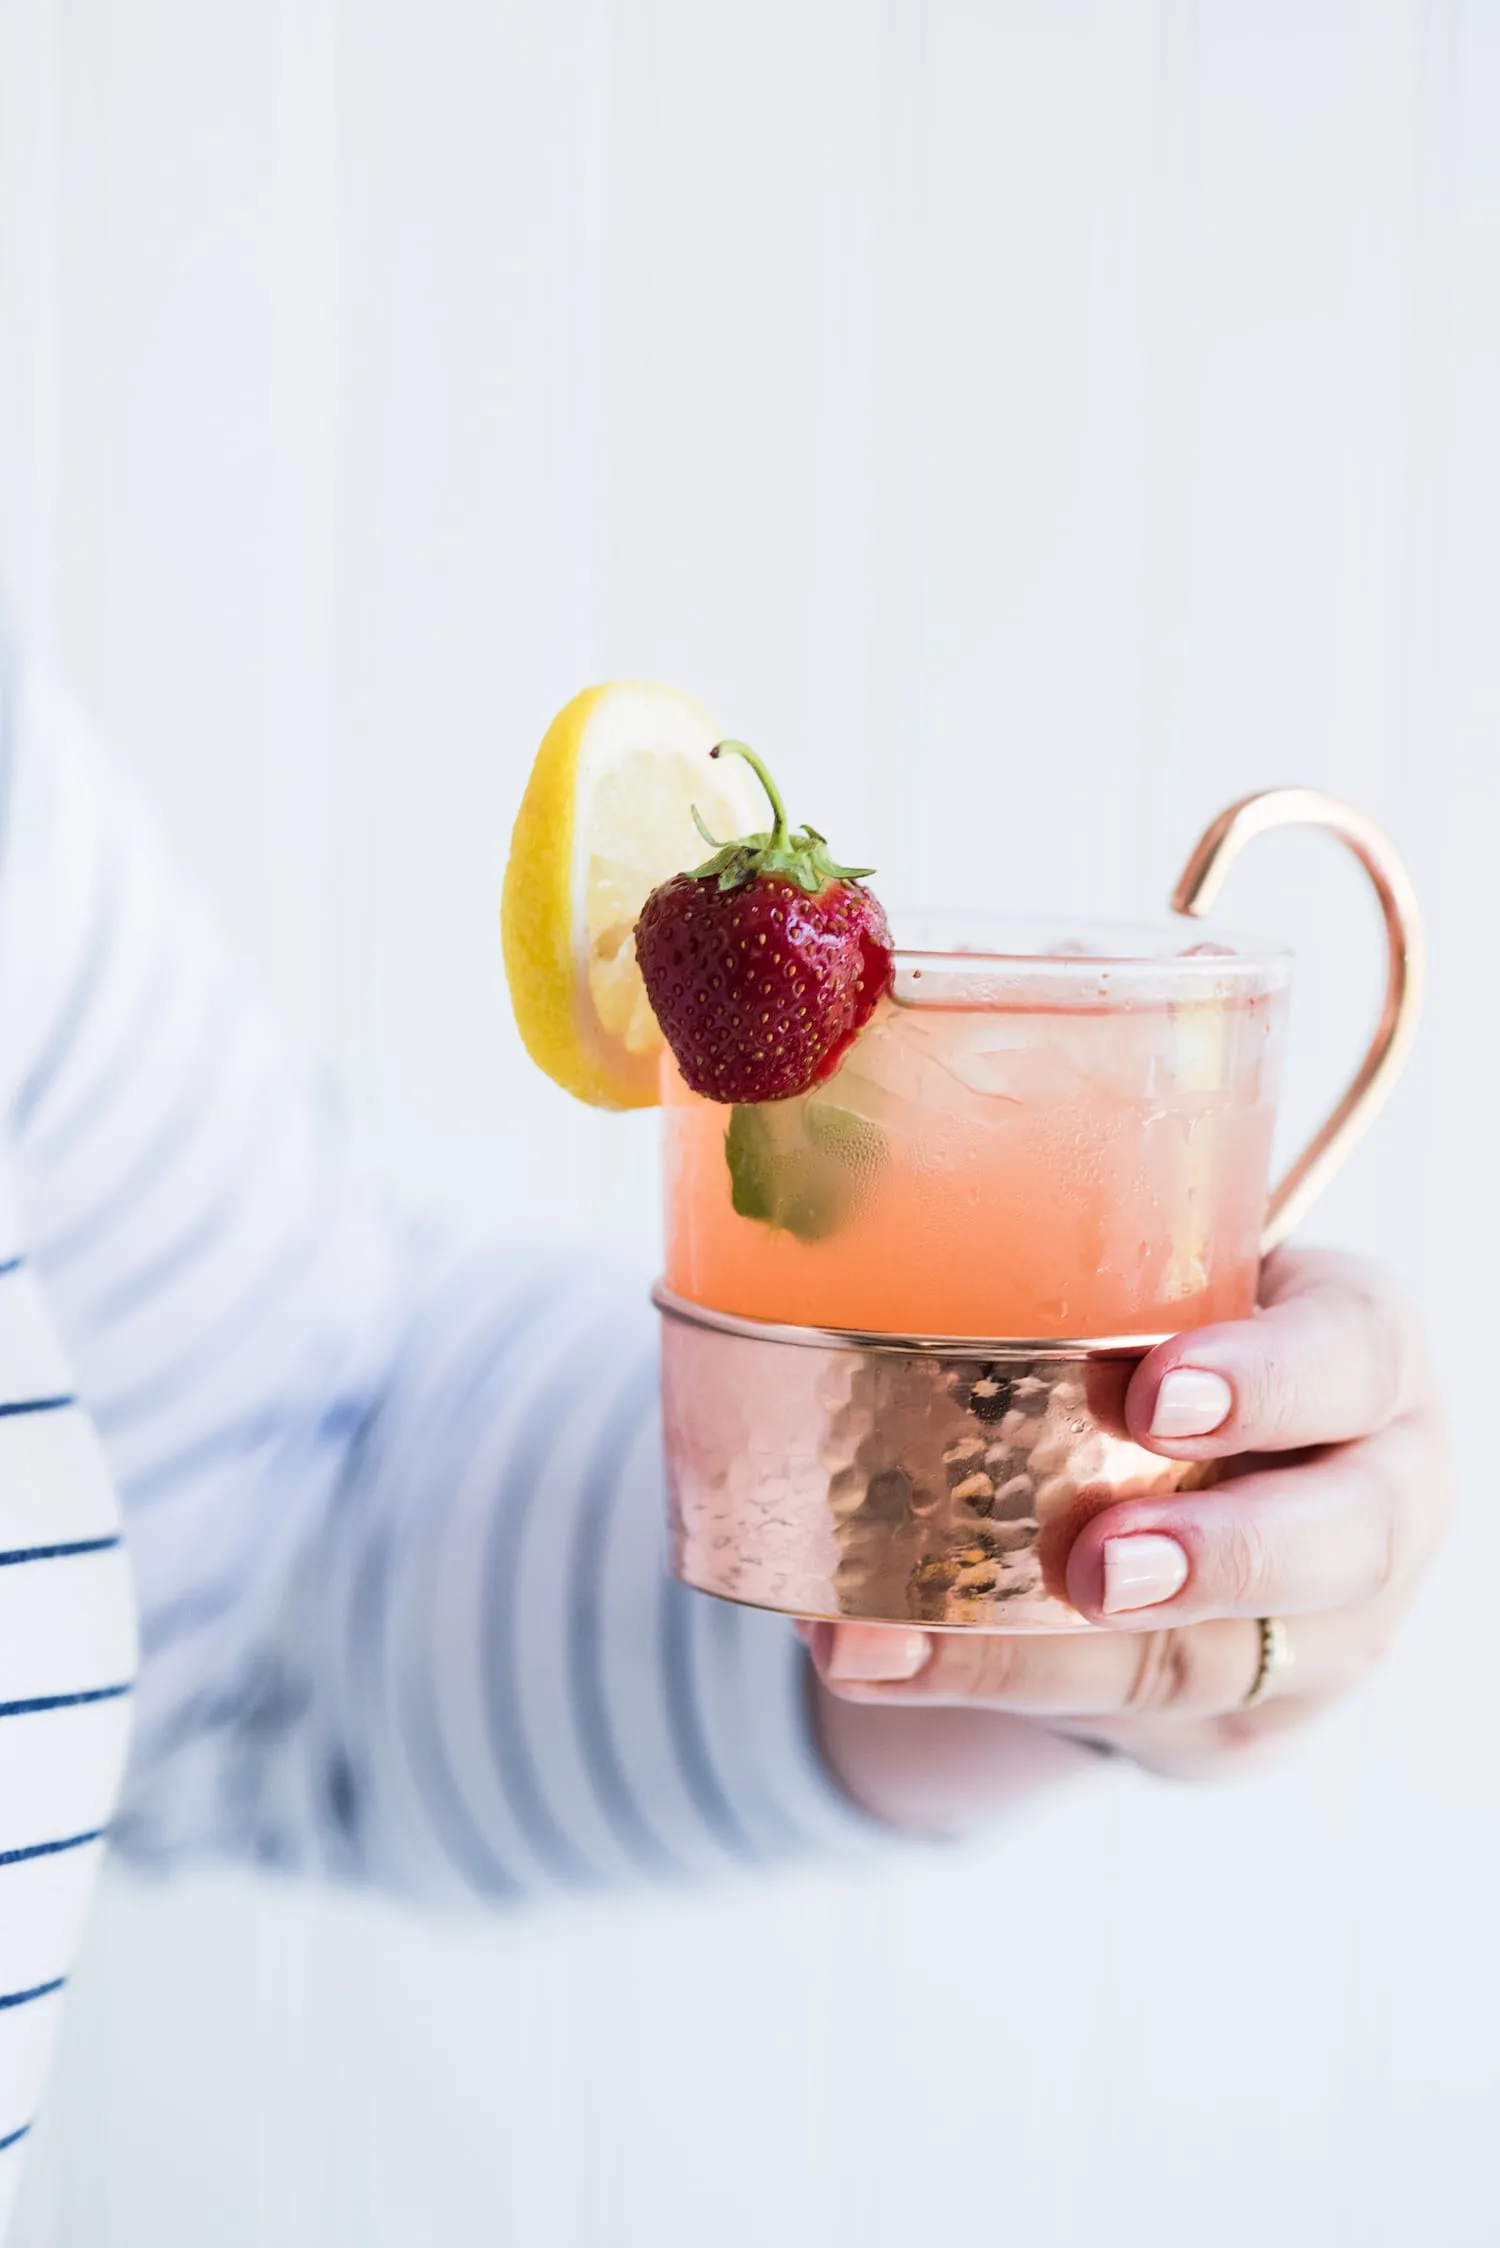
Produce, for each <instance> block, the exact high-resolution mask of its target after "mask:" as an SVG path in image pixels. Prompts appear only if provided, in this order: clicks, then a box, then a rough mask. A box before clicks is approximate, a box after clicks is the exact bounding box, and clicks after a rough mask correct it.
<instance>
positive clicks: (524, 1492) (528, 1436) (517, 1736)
mask: <svg viewBox="0 0 1500 2248" xmlns="http://www.w3.org/2000/svg"><path fill="white" fill-rule="evenodd" d="M586 1348H587V1345H586V1342H585V1339H584V1335H583V1334H580V1335H578V1336H577V1337H576V1338H575V1339H574V1340H573V1341H572V1342H571V1343H570V1344H569V1347H568V1349H567V1351H566V1352H565V1354H564V1357H563V1361H562V1364H561V1365H560V1366H557V1367H554V1369H553V1371H552V1374H551V1377H550V1379H548V1380H545V1381H543V1382H542V1383H541V1384H540V1386H539V1388H538V1390H537V1393H536V1395H535V1396H534V1398H533V1400H532V1403H531V1406H530V1409H529V1410H528V1412H527V1413H526V1415H525V1417H524V1419H523V1421H522V1423H521V1428H520V1431H519V1432H518V1435H517V1438H516V1442H515V1447H514V1450H513V1452H512V1455H511V1458H510V1460H509V1462H508V1463H507V1470H506V1477H505V1480H506V1483H507V1485H508V1486H509V1494H510V1504H509V1505H508V1506H502V1507H497V1508H496V1510H495V1516H494V1520H493V1521H492V1523H491V1524H490V1532H489V1538H488V1541H487V1545H488V1551H487V1553H486V1555H485V1559H484V1563H483V1570H484V1585H485V1592H486V1600H485V1613H486V1614H487V1615H488V1616H489V1617H491V1618H493V1619H495V1644H494V1648H493V1650H492V1660H491V1664H490V1676H489V1691H488V1694H487V1696H486V1707H485V1716H486V1720H487V1730H488V1733H489V1738H490V1743H491V1746H492V1748H493V1751H494V1756H495V1763H496V1767H497V1769H498V1771H499V1773H500V1776H501V1779H502V1782H503V1784H504V1787H505V1792H506V1794H507V1796H508V1797H509V1799H510V1803H511V1806H512V1808H513V1810H514V1813H515V1816H516V1821H517V1823H518V1825H519V1826H520V1827H521V1829H522V1831H523V1832H524V1833H525V1835H526V1837H527V1839H528V1841H529V1842H530V1843H531V1846H532V1848H533V1849H534V1851H535V1852H536V1854H537V1856H538V1858H539V1859H540V1860H541V1862H542V1863H543V1864H544V1865H547V1866H550V1867H551V1869H552V1871H553V1873H554V1875H555V1876H556V1877H557V1878H558V1879H559V1880H561V1881H564V1882H570V1883H572V1882H576V1883H588V1882H590V1881H592V1880H594V1879H596V1878H597V1876H596V1875H595V1873H594V1869H593V1868H592V1867H591V1866H590V1864H589V1862H588V1860H587V1859H586V1858H585V1857H584V1855H583V1853H582V1851H581V1850H580V1849H579V1848H578V1846H577V1844H576V1843H575V1842H574V1841H573V1838H572V1837H571V1836H570V1835H569V1834H567V1833H566V1832H565V1831H564V1829H563V1828H562V1827H561V1826H560V1825H559V1823H558V1821H557V1819H556V1817H555V1816H554V1814H553V1811H552V1806H551V1804H550V1803H549V1802H548V1800H547V1797H546V1794H545V1792H544V1790H543V1787H542V1781H541V1775H540V1774H539V1772H538V1771H537V1767H536V1760H535V1758H534V1757H533V1755H532V1752H531V1744H530V1742H529V1741H528V1740H527V1738H526V1730H525V1706H526V1681H525V1679H524V1678H523V1677H521V1676H520V1675H519V1674H518V1671H517V1667H516V1659H515V1657H516V1631H515V1622H516V1616H515V1611H516V1601H517V1597H518V1594H519V1589H520V1573H521V1553H522V1547H523V1544H524V1541H525V1534H526V1524H527V1517H528V1516H529V1514H530V1512H531V1505H532V1501H533V1500H534V1498H535V1497H536V1496H537V1493H538V1486H539V1485H540V1483H541V1481H542V1472H543V1467H544V1464H545V1460H546V1454H547V1446H548V1442H549V1440H550V1437H551V1433H552V1431H553V1429H554V1428H555V1426H556V1425H557V1422H558V1419H559V1417H560V1415H561V1414H562V1412H563V1410H564V1408H565V1406H566V1404H567V1400H568V1398H569V1396H570V1394H572V1393H573V1392H574V1390H575V1389H576V1387H577V1379H578V1377H577V1367H576V1363H575V1361H576V1359H577V1357H579V1356H580V1355H583V1354H584V1353H585V1352H586Z"/></svg>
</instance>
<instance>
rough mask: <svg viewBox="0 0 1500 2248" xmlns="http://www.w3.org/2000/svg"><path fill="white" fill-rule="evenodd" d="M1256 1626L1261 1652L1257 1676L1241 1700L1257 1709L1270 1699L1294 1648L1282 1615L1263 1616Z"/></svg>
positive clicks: (1242, 1705) (1243, 1707)
mask: <svg viewBox="0 0 1500 2248" xmlns="http://www.w3.org/2000/svg"><path fill="white" fill-rule="evenodd" d="M1256 1628H1257V1630H1258V1631H1259V1633H1260V1655H1259V1658H1258V1660H1257V1662H1256V1665H1255V1676H1254V1677H1253V1678H1252V1679H1251V1681H1250V1690H1249V1692H1248V1693H1247V1694H1246V1696H1245V1698H1244V1700H1243V1701H1242V1702H1241V1703H1240V1707H1241V1709H1258V1708H1259V1706H1260V1704H1261V1703H1262V1702H1263V1701H1266V1700H1268V1699H1269V1697H1270V1694H1271V1691H1272V1688H1273V1687H1274V1685H1275V1683H1276V1679H1277V1677H1278V1675H1279V1673H1280V1672H1282V1671H1284V1670H1285V1669H1286V1668H1287V1667H1288V1665H1289V1664H1290V1662H1291V1659H1292V1649H1291V1643H1290V1641H1289V1639H1288V1637H1287V1628H1286V1625H1285V1624H1284V1623H1283V1622H1282V1620H1281V1618H1280V1617H1279V1616H1262V1617H1260V1618H1259V1620H1258V1623H1257V1626H1256Z"/></svg>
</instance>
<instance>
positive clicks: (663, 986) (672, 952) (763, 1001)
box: [635, 741, 893, 1104]
mask: <svg viewBox="0 0 1500 2248" xmlns="http://www.w3.org/2000/svg"><path fill="white" fill-rule="evenodd" d="M722 750H728V751H731V752H732V753H733V754H734V755H735V756H736V757H743V758H745V759H747V760H748V762H749V763H750V765H751V766H752V767H753V768H754V770H755V772H756V774H757V775H758V777H759V779H760V782H761V785H762V787H763V788H764V789H765V792H766V794H767V796H768V797H769V798H770V800H771V810H772V813H773V815H774V823H773V825H772V827H771V828H770V830H769V831H768V832H766V833H763V834H759V835H747V836H744V837H742V838H741V839H740V841H738V842H735V843H722V844H721V843H718V842H716V841H715V839H714V837H713V836H712V835H710V834H709V832H708V830H707V828H706V827H704V826H703V822H702V821H701V820H699V821H698V826H699V829H700V832H701V833H702V835H703V837H704V840H705V841H706V842H709V843H712V844H713V846H714V856H713V857H712V858H711V859H710V860H709V861H708V863H707V864H706V865H705V866H700V867H698V868H697V869H696V870H695V871H694V872H693V873H691V874H674V875H673V876H672V877H671V878H670V880H668V881H666V882H663V883H661V884H659V885H658V887H657V888H656V889H654V890H653V891H652V892H651V895H650V896H649V897H648V898H647V900H646V903H645V905H644V906H643V907H642V909H641V915H640V919H639V920H638V921H637V922H636V925H635V955H636V960H637V962H638V963H639V966H640V971H641V975H642V977H643V978H644V980H645V985H646V996H647V997H648V999H649V1000H650V1002H651V1007H652V1011H653V1013H654V1014H655V1016H656V1019H657V1021H658V1022H659V1023H660V1025H661V1028H662V1034H663V1036H664V1037H665V1039H666V1041H667V1044H668V1045H669V1046H670V1047H671V1049H672V1052H673V1054H674V1055H675V1056H676V1060H677V1066H678V1068H679V1069H680V1070H681V1072H682V1075H683V1079H684V1081H685V1082H686V1083H687V1084H688V1085H690V1086H691V1087H692V1089H693V1091H694V1092H695V1093H701V1094H703V1095H704V1096H705V1097H706V1098H707V1099H709V1100H711V1101H724V1102H727V1103H731V1104H732V1103H737V1102H741V1101H749V1102H758V1101H784V1100H789V1099H790V1098H791V1097H792V1096H793V1095H794V1094H797V1093H805V1092H806V1091H807V1090H808V1088H809V1087H810V1086H812V1085H817V1084H820V1083H821V1082H822V1081H823V1079H824V1078H826V1077H830V1076H832V1074H833V1072H834V1070H836V1069H837V1067H838V1065H839V1063H840V1061H841V1060H842V1058H843V1056H844V1054H845V1052H846V1051H847V1050H848V1048H849V1046H850V1044H851V1043H852V1041H853V1040H854V1039H855V1038H856V1037H857V1036H858V1034H859V1032H860V1031H861V1030H862V1029H863V1028H864V1026H865V1024H866V1023H867V1022H868V1021H869V1019H870V1015H871V1013H872V1012H873V1010H874V1007H875V1004H876V1002H877V1000H879V999H881V998H882V997H883V996H884V994H885V993H886V992H887V991H889V990H890V987H891V976H892V970H893V959H892V952H891V937H890V931H889V930H888V929H887V927H886V921H885V914H884V913H883V912H882V910H881V906H880V901H879V899H878V898H876V897H874V896H873V895H872V894H871V892H870V891H868V890H866V889H864V888H863V887H862V877H863V876H865V875H866V874H869V873H870V872H872V871H873V870H872V869H871V868H869V867H848V866H837V865H835V863H834V862H833V860H832V859H831V858H830V857H829V856H828V850H827V845H826V843H825V841H824V839H823V837H822V836H821V835H819V833H818V831H817V829H816V828H812V827H804V828H801V829H799V830H798V831H797V833H795V834H793V832H792V831H791V829H790V828H789V827H788V825H787V817H786V812H785V810H784V808H783V806H782V802H781V798H780V796H779V795H778V794H777V791H776V784H775V782H774V781H773V780H772V779H771V776H770V774H769V773H768V772H767V771H766V768H765V766H764V765H763V764H762V763H761V761H760V759H759V758H758V757H757V756H756V754H755V752H754V750H752V749H747V748H746V746H745V744H744V743H743V742H729V741H726V742H720V743H719V745H718V748H717V749H715V750H714V751H713V752H712V754H713V755H714V756H715V757H717V756H718V755H719V754H720V751H722ZM694 818H695V819H696V818H697V814H696V813H694Z"/></svg>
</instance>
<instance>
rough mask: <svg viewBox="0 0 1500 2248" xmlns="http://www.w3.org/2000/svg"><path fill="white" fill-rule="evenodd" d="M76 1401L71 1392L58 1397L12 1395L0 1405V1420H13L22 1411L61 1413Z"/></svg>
mask: <svg viewBox="0 0 1500 2248" xmlns="http://www.w3.org/2000/svg"><path fill="white" fill-rule="evenodd" d="M77 1403H78V1400H77V1398H76V1397H74V1396H73V1395H72V1394H71V1393H66V1394H64V1395H62V1396H59V1397H13V1398H11V1399H10V1400H9V1402H8V1403H6V1404H4V1405H0V1421H9V1420H15V1419H16V1418H17V1417H18V1416H19V1415H20V1414H22V1413H62V1412H65V1411H66V1410H67V1408H68V1407H69V1406H70V1405H76V1404H77Z"/></svg>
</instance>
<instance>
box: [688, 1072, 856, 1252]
mask: <svg viewBox="0 0 1500 2248" xmlns="http://www.w3.org/2000/svg"><path fill="white" fill-rule="evenodd" d="M885 1155H886V1141H885V1134H884V1133H883V1132H882V1131H881V1129H880V1127H879V1125H878V1124H872V1123H871V1122H870V1121H869V1119H868V1118H867V1117H863V1116H856V1115H855V1114H854V1112H853V1111H852V1110H851V1109H846V1108H834V1107H831V1106H829V1105H828V1104H826V1103H824V1102H819V1101H806V1100H791V1101H764V1102H761V1103H760V1104H758V1105H756V1106H751V1105H749V1104H748V1103H744V1102H742V1103H741V1104H740V1105H739V1106H737V1107H736V1108H735V1109H733V1110H732V1111H731V1113H730V1118H729V1126H728V1129H727V1131H726V1132H725V1135H724V1156H725V1160H726V1162H727V1163H728V1165H729V1179H730V1199H731V1202H732V1204H733V1207H734V1209H735V1210H736V1211H737V1213H738V1214H739V1216H740V1217H742V1218H754V1219H756V1220H757V1221H758V1222H759V1223H760V1224H762V1225H770V1226H777V1227H779V1228H780V1229H781V1230H782V1231H783V1232H785V1233H790V1234H791V1235H792V1236H793V1238H794V1239H796V1240H798V1241H826V1240H827V1238H828V1236H829V1235H830V1234H832V1233H837V1231H838V1229H839V1227H840V1226H841V1225H843V1224H844V1223H845V1222H846V1220H847V1219H848V1218H849V1216H850V1215H851V1213H852V1211H853V1208H854V1204H855V1200H856V1198H857V1196H858V1193H859V1189H860V1185H861V1183H862V1181H864V1180H867V1179H868V1178H869V1177H870V1176H871V1175H872V1173H873V1172H874V1171H875V1170H876V1169H877V1168H878V1167H879V1165H880V1164H881V1163H882V1162H883V1161H884V1160H885Z"/></svg>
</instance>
